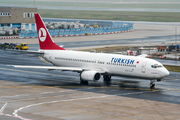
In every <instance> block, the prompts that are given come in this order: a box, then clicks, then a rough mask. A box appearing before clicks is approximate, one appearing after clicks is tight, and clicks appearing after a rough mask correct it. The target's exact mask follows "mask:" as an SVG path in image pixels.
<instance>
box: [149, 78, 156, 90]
mask: <svg viewBox="0 0 180 120" xmlns="http://www.w3.org/2000/svg"><path fill="white" fill-rule="evenodd" d="M154 88H155V83H154V82H153V81H152V80H151V83H150V89H154Z"/></svg>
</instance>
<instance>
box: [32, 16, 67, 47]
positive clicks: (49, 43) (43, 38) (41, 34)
mask: <svg viewBox="0 0 180 120" xmlns="http://www.w3.org/2000/svg"><path fill="white" fill-rule="evenodd" d="M34 15H35V20H36V27H37V34H38V39H39V45H40V49H44V50H65V49H64V48H62V47H60V46H58V45H56V44H55V43H54V41H53V40H52V38H51V36H50V34H49V32H48V30H47V28H46V26H45V25H44V22H43V21H42V19H41V16H40V15H39V14H38V13H35V14H34Z"/></svg>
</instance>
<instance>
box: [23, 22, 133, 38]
mask: <svg viewBox="0 0 180 120" xmlns="http://www.w3.org/2000/svg"><path fill="white" fill-rule="evenodd" d="M131 30H133V26H132V25H131V26H130V25H123V26H121V27H98V28H75V29H55V30H49V33H50V35H51V36H53V37H55V36H80V35H85V34H87V33H88V34H89V35H96V34H111V33H116V32H117V33H119V32H128V31H131ZM37 36H38V35H37V31H36V30H31V31H21V32H20V37H21V38H31V37H37Z"/></svg>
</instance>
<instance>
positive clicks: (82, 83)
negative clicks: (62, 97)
mask: <svg viewBox="0 0 180 120" xmlns="http://www.w3.org/2000/svg"><path fill="white" fill-rule="evenodd" d="M80 84H81V85H89V82H88V81H86V80H81V81H80Z"/></svg>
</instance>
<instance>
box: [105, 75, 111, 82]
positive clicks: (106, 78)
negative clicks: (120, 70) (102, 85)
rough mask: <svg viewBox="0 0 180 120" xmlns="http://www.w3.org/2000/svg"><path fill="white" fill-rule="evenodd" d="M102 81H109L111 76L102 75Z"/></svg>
mask: <svg viewBox="0 0 180 120" xmlns="http://www.w3.org/2000/svg"><path fill="white" fill-rule="evenodd" d="M103 78H104V81H111V76H110V75H108V74H104V75H103Z"/></svg>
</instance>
